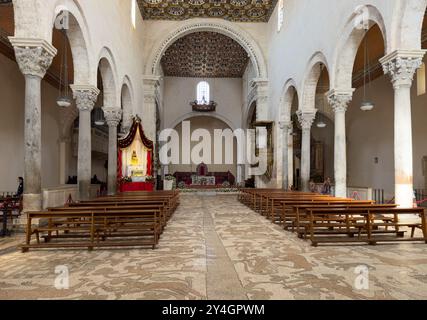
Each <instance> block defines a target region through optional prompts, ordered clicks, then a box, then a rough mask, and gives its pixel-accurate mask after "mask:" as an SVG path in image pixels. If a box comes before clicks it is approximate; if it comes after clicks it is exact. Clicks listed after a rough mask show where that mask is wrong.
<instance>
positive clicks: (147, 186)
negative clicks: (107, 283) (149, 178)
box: [120, 182, 154, 192]
mask: <svg viewBox="0 0 427 320" xmlns="http://www.w3.org/2000/svg"><path fill="white" fill-rule="evenodd" d="M153 190H154V184H153V183H152V182H126V183H123V184H121V185H120V192H132V191H153Z"/></svg>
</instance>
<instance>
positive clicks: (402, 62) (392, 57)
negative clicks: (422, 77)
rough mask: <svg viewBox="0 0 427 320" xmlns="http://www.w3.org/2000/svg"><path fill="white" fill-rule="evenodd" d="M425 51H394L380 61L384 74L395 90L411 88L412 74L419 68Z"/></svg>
mask: <svg viewBox="0 0 427 320" xmlns="http://www.w3.org/2000/svg"><path fill="white" fill-rule="evenodd" d="M425 52H426V51H425V50H396V51H394V52H392V53H390V54H389V55H387V56H385V57H383V58H382V59H380V63H381V64H382V66H383V70H384V73H385V74H388V75H389V76H390V77H391V82H392V83H393V87H394V88H395V89H399V88H402V87H407V88H408V87H411V85H412V81H413V79H414V74H415V72H416V71H417V69H418V68H419V67H420V66H421V63H422V59H423V57H424V55H425Z"/></svg>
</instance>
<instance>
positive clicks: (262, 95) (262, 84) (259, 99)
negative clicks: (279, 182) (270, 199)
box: [252, 78, 269, 188]
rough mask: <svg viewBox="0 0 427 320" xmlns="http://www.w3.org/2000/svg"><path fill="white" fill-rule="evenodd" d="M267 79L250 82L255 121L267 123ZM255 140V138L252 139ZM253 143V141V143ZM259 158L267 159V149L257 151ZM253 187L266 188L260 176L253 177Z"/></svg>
mask: <svg viewBox="0 0 427 320" xmlns="http://www.w3.org/2000/svg"><path fill="white" fill-rule="evenodd" d="M268 85H269V82H268V79H262V78H256V79H254V80H253V81H252V87H253V88H254V89H255V97H254V98H255V100H256V121H257V122H261V121H268V120H269V114H268V110H269V108H268V101H269V99H268V90H269V87H268ZM254 138H255V137H254ZM254 142H255V141H254ZM259 156H260V157H261V158H263V157H264V158H267V148H260V149H259ZM255 187H257V188H266V187H267V184H266V181H264V179H263V178H262V176H255Z"/></svg>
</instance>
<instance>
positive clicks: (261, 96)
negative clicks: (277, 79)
mask: <svg viewBox="0 0 427 320" xmlns="http://www.w3.org/2000/svg"><path fill="white" fill-rule="evenodd" d="M252 86H253V87H254V88H255V100H256V111H257V114H256V119H257V121H268V120H269V116H268V80H267V79H260V78H257V79H254V80H253V82H252Z"/></svg>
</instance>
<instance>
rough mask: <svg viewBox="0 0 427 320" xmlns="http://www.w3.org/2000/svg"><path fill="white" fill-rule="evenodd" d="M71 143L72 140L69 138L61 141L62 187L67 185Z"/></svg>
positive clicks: (60, 176)
mask: <svg viewBox="0 0 427 320" xmlns="http://www.w3.org/2000/svg"><path fill="white" fill-rule="evenodd" d="M70 143H71V139H70V138H68V137H62V138H60V140H59V184H61V185H64V184H66V183H67V178H68V177H67V170H68V159H69V148H70Z"/></svg>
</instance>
